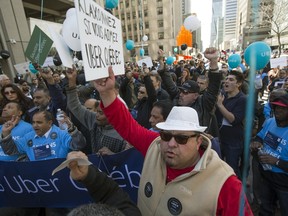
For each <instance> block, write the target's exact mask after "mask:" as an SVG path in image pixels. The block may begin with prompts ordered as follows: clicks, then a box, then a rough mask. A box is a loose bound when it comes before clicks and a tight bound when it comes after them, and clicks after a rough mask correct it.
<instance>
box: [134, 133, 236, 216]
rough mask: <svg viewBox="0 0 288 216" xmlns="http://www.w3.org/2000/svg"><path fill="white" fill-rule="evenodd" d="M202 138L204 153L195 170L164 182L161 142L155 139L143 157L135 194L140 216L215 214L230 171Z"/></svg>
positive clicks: (204, 215)
mask: <svg viewBox="0 0 288 216" xmlns="http://www.w3.org/2000/svg"><path fill="white" fill-rule="evenodd" d="M203 137H204V139H203V140H204V143H203V144H202V146H203V147H204V148H205V149H206V150H205V152H204V154H203V155H202V157H201V159H200V160H199V161H198V163H197V164H196V166H195V168H194V170H192V171H191V172H189V173H185V174H183V175H181V176H178V177H177V178H176V179H174V180H173V181H171V182H169V183H168V184H165V182H166V164H165V162H164V160H163V159H162V157H161V152H160V142H159V141H160V138H157V139H155V140H154V141H153V142H152V143H151V145H150V147H149V149H148V151H147V154H146V157H145V161H144V166H143V170H142V175H141V180H140V186H139V191H138V207H139V208H140V211H141V213H142V215H143V216H150V215H156V216H161V215H163V216H167V215H189V216H190V215H201V216H206V215H207V216H208V215H209V216H211V215H215V214H216V210H217V203H218V196H219V193H220V190H221V188H222V185H223V184H224V183H225V181H226V180H227V178H228V177H230V176H231V175H234V172H233V169H232V168H230V166H229V165H227V164H226V163H225V162H224V161H222V160H221V159H220V158H219V157H218V155H217V153H216V152H215V151H214V150H211V142H210V140H209V139H208V138H207V137H205V136H203Z"/></svg>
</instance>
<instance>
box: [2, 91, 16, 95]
mask: <svg viewBox="0 0 288 216" xmlns="http://www.w3.org/2000/svg"><path fill="white" fill-rule="evenodd" d="M15 93H16V91H13V90H12V91H6V92H4V94H5V95H9V94H15Z"/></svg>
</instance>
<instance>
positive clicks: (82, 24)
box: [75, 0, 124, 81]
mask: <svg viewBox="0 0 288 216" xmlns="http://www.w3.org/2000/svg"><path fill="white" fill-rule="evenodd" d="M75 8H76V14H77V20H78V27H79V32H80V41H81V51H82V57H83V63H84V68H85V77H86V81H90V80H94V79H99V78H104V77H108V67H109V66H110V65H112V67H113V70H114V73H115V75H119V74H124V57H123V44H122V28H121V21H120V20H119V19H117V18H116V17H115V16H113V15H112V14H110V13H109V12H107V11H106V10H104V9H103V8H101V6H99V5H98V4H97V3H95V2H94V1H93V0H75Z"/></svg>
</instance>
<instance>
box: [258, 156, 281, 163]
mask: <svg viewBox="0 0 288 216" xmlns="http://www.w3.org/2000/svg"><path fill="white" fill-rule="evenodd" d="M259 161H260V163H262V164H271V165H275V164H276V162H277V161H278V158H276V157H273V156H271V155H269V154H262V155H259Z"/></svg>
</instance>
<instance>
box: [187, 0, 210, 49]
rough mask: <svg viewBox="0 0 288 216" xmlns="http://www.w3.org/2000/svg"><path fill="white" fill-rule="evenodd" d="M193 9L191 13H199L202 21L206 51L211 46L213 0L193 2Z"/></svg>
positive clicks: (195, 0) (202, 35) (193, 0)
mask: <svg viewBox="0 0 288 216" xmlns="http://www.w3.org/2000/svg"><path fill="white" fill-rule="evenodd" d="M191 7H192V8H191V10H192V11H191V12H192V13H197V17H198V19H199V20H200V21H201V38H202V41H203V49H204V50H205V49H206V48H208V47H209V45H210V32H211V18H212V0H191Z"/></svg>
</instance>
